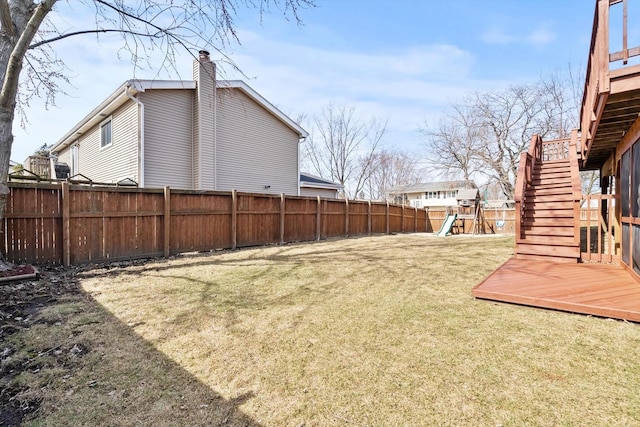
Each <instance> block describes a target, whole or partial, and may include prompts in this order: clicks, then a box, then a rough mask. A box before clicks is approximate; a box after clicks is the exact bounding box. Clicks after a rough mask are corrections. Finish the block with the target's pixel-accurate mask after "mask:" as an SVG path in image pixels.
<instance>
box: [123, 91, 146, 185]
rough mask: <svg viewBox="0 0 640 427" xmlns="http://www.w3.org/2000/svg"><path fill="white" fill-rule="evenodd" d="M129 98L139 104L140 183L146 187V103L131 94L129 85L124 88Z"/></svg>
mask: <svg viewBox="0 0 640 427" xmlns="http://www.w3.org/2000/svg"><path fill="white" fill-rule="evenodd" d="M124 93H125V95H127V98H129V99H130V100H132V101H133V102H135V103H136V104H137V105H138V135H139V137H140V151H139V163H138V185H139V186H140V187H141V188H144V104H143V103H142V102H140V100H139V99H138V98H137V97H134V96H131V94H130V93H129V87H125V88H124Z"/></svg>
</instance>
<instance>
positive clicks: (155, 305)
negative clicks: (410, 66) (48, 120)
mask: <svg viewBox="0 0 640 427" xmlns="http://www.w3.org/2000/svg"><path fill="white" fill-rule="evenodd" d="M512 249H513V240H512V239H511V238H501V237H487V238H471V237H466V238H465V237H453V238H442V239H438V238H434V237H428V236H424V235H408V236H407V235H405V236H400V235H399V236H379V237H370V238H360V239H349V240H341V241H329V242H321V243H313V244H301V245H292V246H280V247H268V248H260V249H249V250H242V251H238V252H229V253H221V254H213V255H199V256H191V257H180V258H177V259H173V260H169V261H159V262H152V263H147V264H144V265H137V266H129V267H126V268H122V269H117V270H94V271H90V272H88V273H86V274H85V277H83V278H82V280H81V284H82V286H83V288H84V289H85V290H86V291H87V293H88V294H89V295H91V296H92V297H93V298H94V299H95V301H97V302H99V303H100V304H101V305H102V306H103V307H104V308H106V310H108V312H109V313H110V314H108V313H106V312H102V313H99V316H101V318H100V319H99V321H100V323H99V324H98V325H95V326H100V328H97V327H96V328H94V329H95V331H94V332H93V333H94V334H96V337H95V338H96V339H99V337H100V336H101V335H100V334H101V333H102V334H104V335H103V336H102V338H101V342H102V345H103V346H104V347H103V348H100V349H94V351H92V352H90V353H89V354H88V355H87V358H88V357H96V358H100V361H96V362H95V363H94V364H93V365H92V366H93V368H92V369H93V371H91V373H90V375H89V373H87V375H88V376H87V377H86V380H87V381H90V380H91V379H93V380H95V381H97V383H98V384H99V385H100V386H99V387H93V388H91V389H89V390H88V393H87V388H86V387H84V388H83V387H78V388H79V389H82V390H79V391H78V392H77V393H76V394H75V396H77V398H75V397H74V394H71V396H63V395H60V396H58V397H59V400H56V399H50V401H49V400H45V401H44V402H43V403H42V410H41V416H40V418H39V419H38V420H37V421H36V424H37V425H40V424H44V425H46V424H52V425H55V424H58V425H62V424H64V422H65V421H68V420H70V419H75V420H81V422H80V424H82V423H84V424H104V423H108V424H112V425H115V424H120V425H125V424H130V422H131V421H132V420H135V419H136V417H143V418H141V419H140V422H141V423H142V424H151V423H159V424H166V425H216V424H225V425H226V424H228V425H250V424H254V423H255V424H256V425H267V426H288V425H290V426H300V425H305V426H316V425H317V426H326V425H337V426H340V425H370V426H392V425H394V426H395V425H407V426H410V425H416V426H423V425H452V426H460V425H469V426H478V425H486V426H496V425H504V426H509V425H517V426H519V425H635V424H638V423H640V396H639V395H638V393H637V390H638V385H639V383H640V364H639V363H638V360H639V359H640V329H639V328H638V326H637V325H635V324H629V323H625V322H617V321H610V320H605V319H598V318H591V317H587V316H580V315H572V314H567V313H559V312H552V311H543V310H536V309H529V308H523V307H517V306H511V305H503V304H494V303H489V302H486V301H479V300H474V299H473V298H472V297H471V295H470V290H471V288H472V287H473V286H474V285H475V284H477V283H478V282H479V281H480V280H482V279H483V278H484V277H485V276H487V275H488V274H489V273H490V272H491V271H492V270H494V269H495V268H496V267H498V266H499V265H500V264H501V263H502V262H504V261H505V260H506V259H507V258H508V257H509V256H510V255H511V253H512ZM116 319H117V320H116ZM87 327H89V326H87ZM132 331H133V332H135V333H132ZM154 349H155V350H154ZM156 350H157V351H156ZM137 353H139V354H137ZM181 389H183V390H181ZM180 399H182V400H180ZM201 402H204V403H201ZM54 405H55V406H54ZM202 405H207V406H202ZM225 411H226V412H225ZM221 414H222V415H221ZM224 414H231V415H232V416H228V415H227V416H226V421H225V415H224ZM167 417H171V418H167Z"/></svg>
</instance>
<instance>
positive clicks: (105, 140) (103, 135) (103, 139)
mask: <svg viewBox="0 0 640 427" xmlns="http://www.w3.org/2000/svg"><path fill="white" fill-rule="evenodd" d="M111 142H112V140H111V118H108V119H107V120H105V121H104V122H102V123H100V147H101V148H104V147H108V146H109V145H111Z"/></svg>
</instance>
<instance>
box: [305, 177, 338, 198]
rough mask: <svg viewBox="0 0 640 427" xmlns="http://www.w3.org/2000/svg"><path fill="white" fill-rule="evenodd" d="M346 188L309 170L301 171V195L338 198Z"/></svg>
mask: <svg viewBox="0 0 640 427" xmlns="http://www.w3.org/2000/svg"><path fill="white" fill-rule="evenodd" d="M343 189H344V186H343V185H340V184H336V183H335V182H331V181H328V180H326V179H324V178H320V177H319V176H315V175H311V174H310V173H307V172H300V195H301V196H312V197H316V196H320V197H323V198H325V199H337V198H339V197H340V193H341V192H342V190H343Z"/></svg>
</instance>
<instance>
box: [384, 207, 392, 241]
mask: <svg viewBox="0 0 640 427" xmlns="http://www.w3.org/2000/svg"><path fill="white" fill-rule="evenodd" d="M384 215H385V222H386V224H385V225H386V228H387V230H386V231H387V234H391V233H390V231H391V230H390V225H389V201H388V200H387V207H386V209H385V211H384Z"/></svg>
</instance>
